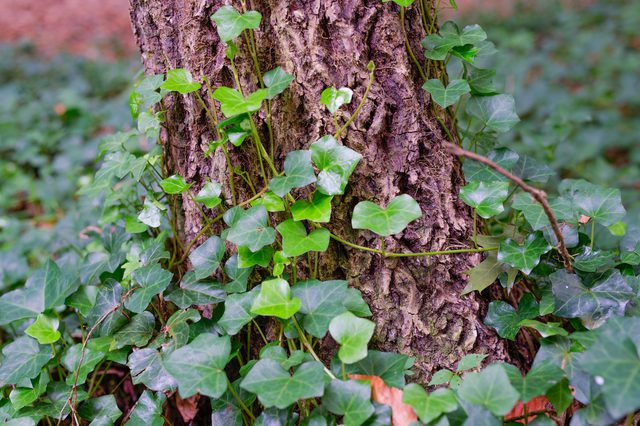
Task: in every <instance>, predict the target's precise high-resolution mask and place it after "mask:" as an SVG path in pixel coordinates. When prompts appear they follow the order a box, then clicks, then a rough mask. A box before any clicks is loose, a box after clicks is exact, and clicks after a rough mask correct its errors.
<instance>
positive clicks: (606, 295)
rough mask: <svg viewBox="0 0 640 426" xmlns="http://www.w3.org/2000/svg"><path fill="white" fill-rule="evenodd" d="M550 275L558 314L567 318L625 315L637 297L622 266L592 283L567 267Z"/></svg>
mask: <svg viewBox="0 0 640 426" xmlns="http://www.w3.org/2000/svg"><path fill="white" fill-rule="evenodd" d="M549 278H551V284H552V290H553V295H554V297H555V300H556V315H559V316H561V317H565V318H576V317H580V318H594V319H597V318H606V317H607V316H609V315H611V314H612V313H613V314H616V315H623V314H624V310H625V307H626V306H627V303H628V302H629V300H631V298H633V297H634V292H633V290H632V288H631V287H630V286H629V284H628V283H627V281H626V280H625V279H624V277H623V276H622V275H621V274H620V271H618V270H616V271H614V272H613V273H612V274H611V275H610V276H609V277H608V278H606V279H604V280H602V281H599V282H595V283H594V284H593V285H591V286H590V287H587V286H586V285H584V284H583V283H582V280H581V279H580V277H578V276H577V275H575V274H570V273H568V272H567V271H565V270H559V271H556V272H554V273H553V274H551V275H550V277H549Z"/></svg>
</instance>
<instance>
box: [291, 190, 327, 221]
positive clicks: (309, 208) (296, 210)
mask: <svg viewBox="0 0 640 426" xmlns="http://www.w3.org/2000/svg"><path fill="white" fill-rule="evenodd" d="M331 200H333V197H332V196H329V195H324V194H323V193H321V192H319V191H316V192H314V193H313V199H312V200H311V201H307V200H298V201H296V202H295V203H294V204H293V205H292V206H291V214H292V215H293V219H294V220H296V221H300V220H310V221H312V222H316V223H325V222H329V221H330V220H331Z"/></svg>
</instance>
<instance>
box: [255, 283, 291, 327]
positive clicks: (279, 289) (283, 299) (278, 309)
mask: <svg viewBox="0 0 640 426" xmlns="http://www.w3.org/2000/svg"><path fill="white" fill-rule="evenodd" d="M299 310H300V299H298V298H297V297H296V298H291V287H289V283H288V282H286V281H285V280H283V279H281V278H276V279H273V280H268V281H263V282H262V288H261V289H260V294H259V295H258V296H257V297H256V298H255V300H254V301H253V305H252V306H251V312H252V313H254V314H258V315H264V316H275V317H278V318H282V319H287V318H291V317H292V316H293V315H294V314H295V313H296V312H298V311H299Z"/></svg>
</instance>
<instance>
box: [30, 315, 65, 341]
mask: <svg viewBox="0 0 640 426" xmlns="http://www.w3.org/2000/svg"><path fill="white" fill-rule="evenodd" d="M59 326H60V320H58V318H52V317H49V316H46V315H42V314H40V315H38V317H37V318H36V320H35V321H34V322H33V323H32V324H31V325H30V326H29V327H27V328H26V330H25V331H24V333H25V334H26V335H27V336H31V337H33V338H34V339H36V340H37V341H38V343H40V344H41V345H48V344H50V343H53V342H57V341H58V339H60V337H61V334H60V332H59V331H58V327H59Z"/></svg>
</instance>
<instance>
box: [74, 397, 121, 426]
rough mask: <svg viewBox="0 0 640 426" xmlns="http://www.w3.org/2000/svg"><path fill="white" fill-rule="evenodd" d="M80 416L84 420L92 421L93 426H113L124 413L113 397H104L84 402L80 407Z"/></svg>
mask: <svg viewBox="0 0 640 426" xmlns="http://www.w3.org/2000/svg"><path fill="white" fill-rule="evenodd" d="M78 414H79V415H80V417H82V418H83V419H87V420H91V423H89V424H90V425H91V426H111V425H113V424H115V421H116V420H118V419H119V418H120V416H121V415H122V411H120V409H119V408H118V404H117V403H116V398H115V397H114V396H113V395H104V396H100V397H98V398H92V399H90V400H88V401H85V402H83V403H82V405H80V407H78Z"/></svg>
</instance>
